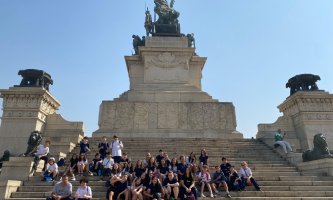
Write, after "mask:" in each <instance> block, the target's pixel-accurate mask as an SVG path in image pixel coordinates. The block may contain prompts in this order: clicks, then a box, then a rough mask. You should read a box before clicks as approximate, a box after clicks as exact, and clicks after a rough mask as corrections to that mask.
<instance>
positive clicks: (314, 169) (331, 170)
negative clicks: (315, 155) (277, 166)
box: [297, 158, 333, 176]
mask: <svg viewBox="0 0 333 200" xmlns="http://www.w3.org/2000/svg"><path fill="white" fill-rule="evenodd" d="M297 167H298V169H299V170H300V171H302V172H303V174H311V175H316V176H333V159H332V158H325V159H320V160H313V161H309V162H302V163H298V164H297Z"/></svg>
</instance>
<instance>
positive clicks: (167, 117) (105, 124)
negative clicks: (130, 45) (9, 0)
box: [93, 37, 242, 138]
mask: <svg viewBox="0 0 333 200" xmlns="http://www.w3.org/2000/svg"><path fill="white" fill-rule="evenodd" d="M194 50H195V49H194V48H189V47H188V40H187V37H147V38H146V44H145V46H143V47H139V54H138V55H134V56H126V57H125V60H126V65H127V70H128V74H129V79H130V89H129V90H128V91H127V92H124V93H123V94H122V95H120V97H119V98H116V99H114V100H113V101H103V102H102V104H101V106H100V113H99V129H98V130H97V131H95V132H94V134H93V136H103V135H113V134H117V135H120V136H122V137H179V138H182V137H183V138H186V137H192V138H193V137H196V138H201V137H209V138H242V134H240V133H239V132H237V131H236V116H235V108H234V106H233V104H232V103H221V102H218V101H217V100H215V99H213V98H212V97H211V96H210V95H208V94H207V93H206V92H203V91H202V90H201V78H202V70H203V67H204V64H205V62H206V58H205V57H199V56H196V55H195V54H194Z"/></svg>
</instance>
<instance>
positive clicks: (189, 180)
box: [182, 175, 193, 188]
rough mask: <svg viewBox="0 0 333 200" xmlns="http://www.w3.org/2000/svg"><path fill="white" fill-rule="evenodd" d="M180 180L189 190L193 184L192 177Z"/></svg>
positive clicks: (184, 177)
mask: <svg viewBox="0 0 333 200" xmlns="http://www.w3.org/2000/svg"><path fill="white" fill-rule="evenodd" d="M182 180H183V181H184V185H185V186H186V187H187V188H189V187H190V186H191V185H192V183H193V177H192V176H191V175H190V176H189V177H186V176H183V178H182Z"/></svg>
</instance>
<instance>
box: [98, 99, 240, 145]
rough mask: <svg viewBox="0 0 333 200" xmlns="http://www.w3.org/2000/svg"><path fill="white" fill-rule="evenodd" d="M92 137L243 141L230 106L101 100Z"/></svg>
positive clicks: (232, 108) (233, 110)
mask: <svg viewBox="0 0 333 200" xmlns="http://www.w3.org/2000/svg"><path fill="white" fill-rule="evenodd" d="M99 127H100V128H99V129H98V130H97V131H95V132H94V133H93V136H94V137H95V136H97V137H98V136H104V135H106V136H110V135H113V134H117V135H119V136H122V137H160V138H203V137H205V138H225V139H233V138H242V137H243V136H242V134H241V133H239V132H237V131H235V130H236V117H235V109H234V106H233V104H232V103H221V102H206V103H204V102H187V103H184V102H169V103H166V102H150V103H149V102H121V101H103V103H102V104H101V106H100V116H99Z"/></svg>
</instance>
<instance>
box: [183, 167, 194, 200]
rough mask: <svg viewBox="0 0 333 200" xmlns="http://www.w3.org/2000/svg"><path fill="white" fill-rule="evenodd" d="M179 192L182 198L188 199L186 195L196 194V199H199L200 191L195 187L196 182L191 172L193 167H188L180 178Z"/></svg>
mask: <svg viewBox="0 0 333 200" xmlns="http://www.w3.org/2000/svg"><path fill="white" fill-rule="evenodd" d="M179 194H180V198H181V199H182V200H184V199H186V196H191V195H194V198H195V200H197V199H198V191H197V189H196V188H195V182H194V178H193V176H192V173H191V167H187V168H186V170H185V174H184V176H183V177H182V179H181V180H180V188H179Z"/></svg>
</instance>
